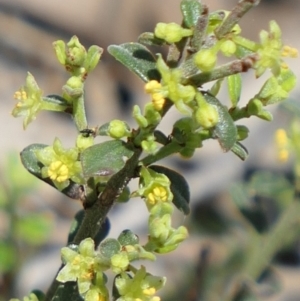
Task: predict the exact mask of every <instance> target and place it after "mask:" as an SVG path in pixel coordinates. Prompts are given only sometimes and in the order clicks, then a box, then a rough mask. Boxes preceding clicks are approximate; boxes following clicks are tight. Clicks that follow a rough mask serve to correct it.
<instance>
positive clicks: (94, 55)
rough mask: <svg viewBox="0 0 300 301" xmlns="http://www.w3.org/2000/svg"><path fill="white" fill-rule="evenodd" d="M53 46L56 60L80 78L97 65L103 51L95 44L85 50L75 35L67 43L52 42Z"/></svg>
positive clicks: (83, 77) (84, 76)
mask: <svg viewBox="0 0 300 301" xmlns="http://www.w3.org/2000/svg"><path fill="white" fill-rule="evenodd" d="M53 46H54V50H55V52H56V56H57V59H58V61H59V62H60V63H61V64H62V65H63V66H65V68H66V70H67V71H69V72H70V73H71V74H72V76H75V77H81V79H82V80H85V78H86V76H87V74H88V73H90V72H91V71H92V70H93V69H94V68H95V67H96V66H97V64H98V62H99V60H100V57H101V54H102V52H103V49H102V48H100V47H98V46H96V45H93V46H91V47H90V48H89V49H88V51H86V49H85V48H84V46H83V45H82V44H81V43H80V42H79V40H78V38H77V37H76V36H73V37H72V38H71V39H70V41H69V42H68V43H67V44H66V43H65V42H64V41H61V40H59V41H56V42H55V43H53Z"/></svg>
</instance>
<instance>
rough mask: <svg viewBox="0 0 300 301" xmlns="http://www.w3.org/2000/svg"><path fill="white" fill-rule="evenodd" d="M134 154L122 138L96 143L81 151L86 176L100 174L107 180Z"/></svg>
mask: <svg viewBox="0 0 300 301" xmlns="http://www.w3.org/2000/svg"><path fill="white" fill-rule="evenodd" d="M132 155H133V150H131V149H129V148H128V147H127V145H126V143H125V142H123V141H121V140H111V141H106V142H103V143H99V144H95V145H93V146H91V147H89V148H87V149H85V150H84V151H83V152H82V153H81V163H82V169H83V173H84V175H85V176H86V177H93V176H100V177H103V179H104V180H107V179H108V178H109V177H111V176H112V175H113V174H115V173H117V172H118V171H119V170H121V169H122V168H123V167H124V166H125V163H126V161H127V160H128V159H129V158H130V157H131V156H132Z"/></svg>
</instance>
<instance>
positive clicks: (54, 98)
mask: <svg viewBox="0 0 300 301" xmlns="http://www.w3.org/2000/svg"><path fill="white" fill-rule="evenodd" d="M43 100H44V101H47V102H50V103H52V104H56V105H60V106H67V107H68V106H70V103H68V101H67V100H66V99H64V98H63V97H61V96H59V95H55V94H51V95H47V96H44V97H43Z"/></svg>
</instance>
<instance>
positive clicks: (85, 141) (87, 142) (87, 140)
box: [76, 134, 94, 152]
mask: <svg viewBox="0 0 300 301" xmlns="http://www.w3.org/2000/svg"><path fill="white" fill-rule="evenodd" d="M93 144H94V137H93V136H91V135H90V136H88V137H87V136H86V135H84V134H79V135H78V136H77V139H76V147H77V148H78V150H79V151H80V152H81V151H83V150H84V149H86V148H88V147H90V146H92V145H93Z"/></svg>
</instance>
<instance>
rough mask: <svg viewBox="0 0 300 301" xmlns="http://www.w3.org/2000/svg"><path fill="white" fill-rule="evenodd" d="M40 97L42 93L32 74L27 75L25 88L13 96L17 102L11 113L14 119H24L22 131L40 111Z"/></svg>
mask: <svg viewBox="0 0 300 301" xmlns="http://www.w3.org/2000/svg"><path fill="white" fill-rule="evenodd" d="M42 95H43V91H42V90H41V89H40V88H39V86H38V85H37V83H36V81H35V79H34V77H33V76H32V74H30V73H28V75H27V78H26V84H25V86H23V87H21V88H20V89H19V90H18V91H16V92H15V94H14V98H15V99H17V100H19V102H18V103H17V104H16V106H15V108H14V109H13V111H12V115H13V116H14V117H20V116H23V117H24V122H23V127H24V129H26V127H27V126H28V124H29V123H30V122H32V121H33V120H34V119H36V115H37V114H38V112H39V111H40V110H41V109H42V101H43V99H42Z"/></svg>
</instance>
